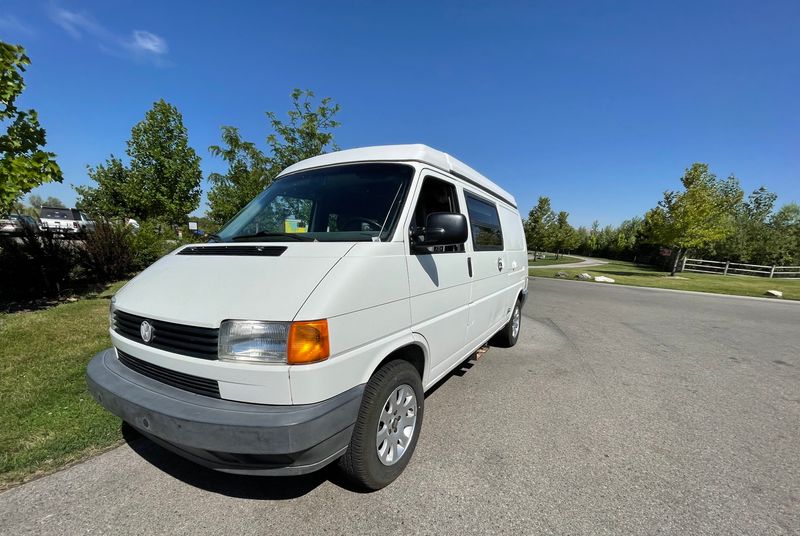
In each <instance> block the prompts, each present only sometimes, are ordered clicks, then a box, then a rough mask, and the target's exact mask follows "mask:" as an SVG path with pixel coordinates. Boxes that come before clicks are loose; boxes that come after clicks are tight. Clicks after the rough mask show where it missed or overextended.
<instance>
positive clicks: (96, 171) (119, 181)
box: [75, 155, 139, 218]
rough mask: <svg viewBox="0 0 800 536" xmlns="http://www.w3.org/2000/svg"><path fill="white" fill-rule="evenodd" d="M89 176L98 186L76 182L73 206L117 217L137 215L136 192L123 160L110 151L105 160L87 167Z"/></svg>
mask: <svg viewBox="0 0 800 536" xmlns="http://www.w3.org/2000/svg"><path fill="white" fill-rule="evenodd" d="M88 173H89V178H91V179H92V180H93V181H94V182H95V183H97V187H96V188H93V187H90V186H76V187H75V190H76V191H77V192H78V202H77V203H76V206H77V207H79V208H80V209H81V210H85V211H87V212H88V213H90V214H92V215H94V216H96V217H97V216H102V217H104V218H119V217H129V216H133V215H137V217H139V215H138V209H137V205H138V201H137V200H136V199H135V197H136V192H135V191H134V189H133V186H132V184H131V180H130V178H131V177H130V171H129V170H128V168H127V167H125V164H123V163H122V160H120V159H119V158H117V157H115V156H114V155H111V156H110V157H109V158H108V159H107V160H106V162H105V164H99V165H97V166H96V167H91V166H90V167H89V168H88Z"/></svg>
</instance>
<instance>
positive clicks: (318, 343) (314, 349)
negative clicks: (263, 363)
mask: <svg viewBox="0 0 800 536" xmlns="http://www.w3.org/2000/svg"><path fill="white" fill-rule="evenodd" d="M287 346H288V352H287V353H286V362H287V363H289V364H290V365H303V364H307V363H316V362H318V361H324V360H326V359H328V356H330V345H329V343H328V321H327V320H311V321H308V322H293V323H292V325H291V327H290V328H289V340H288V345H287Z"/></svg>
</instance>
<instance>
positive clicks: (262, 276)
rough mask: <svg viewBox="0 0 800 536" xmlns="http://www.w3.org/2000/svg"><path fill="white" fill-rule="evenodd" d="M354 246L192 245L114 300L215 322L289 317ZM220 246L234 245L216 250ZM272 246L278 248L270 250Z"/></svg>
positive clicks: (129, 308) (142, 311)
mask: <svg viewBox="0 0 800 536" xmlns="http://www.w3.org/2000/svg"><path fill="white" fill-rule="evenodd" d="M353 244H354V243H353V242H314V243H286V242H269V243H238V244H235V245H234V244H201V245H194V246H186V247H183V248H180V249H177V250H176V251H174V252H173V253H170V254H169V255H167V256H165V257H163V258H162V259H160V260H159V261H157V262H156V263H155V264H153V265H152V266H150V267H149V268H147V269H146V270H145V271H143V272H142V273H140V274H139V275H138V276H136V277H134V278H133V279H131V280H130V281H129V282H128V284H126V285H125V286H124V287H123V288H122V289H121V290H120V291H119V292H117V294H116V296H115V306H116V307H117V308H119V309H121V310H123V311H126V312H129V313H133V314H136V315H139V316H144V317H147V318H153V319H155V320H164V321H167V322H175V323H179V324H190V325H195V326H204V327H211V328H217V327H219V325H220V322H222V321H223V320H227V319H239V320H275V321H289V320H292V319H293V318H294V317H295V316H296V315H297V312H298V311H299V310H300V307H301V306H302V305H303V303H304V302H305V301H306V299H307V298H308V296H309V295H310V294H311V292H312V291H313V290H314V288H315V287H316V286H317V285H318V284H319V282H320V281H321V280H322V279H323V278H324V277H325V274H327V273H328V272H329V271H330V269H331V268H333V266H334V265H335V264H336V263H337V262H338V261H339V259H341V258H342V257H343V256H344V255H345V254H346V253H347V252H348V251H349V250H350V248H352V247H353ZM214 247H223V248H224V247H228V248H229V249H228V251H226V252H225V254H219V255H217V254H213V255H209V254H208V249H209V248H214ZM284 247H285V250H284V251H280V249H282V248H284ZM257 248H262V249H261V250H258V249H257ZM272 248H278V251H277V254H276V251H274V250H272V251H271V253H268V254H263V252H264V251H265V250H267V251H270V250H271V249H272ZM214 253H216V252H214Z"/></svg>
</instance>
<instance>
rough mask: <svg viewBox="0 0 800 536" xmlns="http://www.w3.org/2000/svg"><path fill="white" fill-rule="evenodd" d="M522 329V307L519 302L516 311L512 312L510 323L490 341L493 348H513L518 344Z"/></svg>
mask: <svg viewBox="0 0 800 536" xmlns="http://www.w3.org/2000/svg"><path fill="white" fill-rule="evenodd" d="M521 329H522V306H521V305H520V303H519V300H517V301H516V302H514V310H513V311H511V319H510V320H509V321H508V324H506V325H505V326H504V327H503V329H501V330H500V331H498V332H497V334H496V335H495V336H494V337H492V340H491V341H489V344H490V345H491V346H499V347H500V348H511V347H512V346H514V345H515V344H517V339H519V332H520V330H521Z"/></svg>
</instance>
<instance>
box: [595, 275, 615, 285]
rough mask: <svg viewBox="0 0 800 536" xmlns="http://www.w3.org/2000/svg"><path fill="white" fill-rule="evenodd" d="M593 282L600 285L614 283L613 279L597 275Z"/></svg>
mask: <svg viewBox="0 0 800 536" xmlns="http://www.w3.org/2000/svg"><path fill="white" fill-rule="evenodd" d="M594 280H595V281H598V282H600V283H614V280H613V279H611V278H610V277H606V276H604V275H598V276H597V277H595V278H594Z"/></svg>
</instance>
